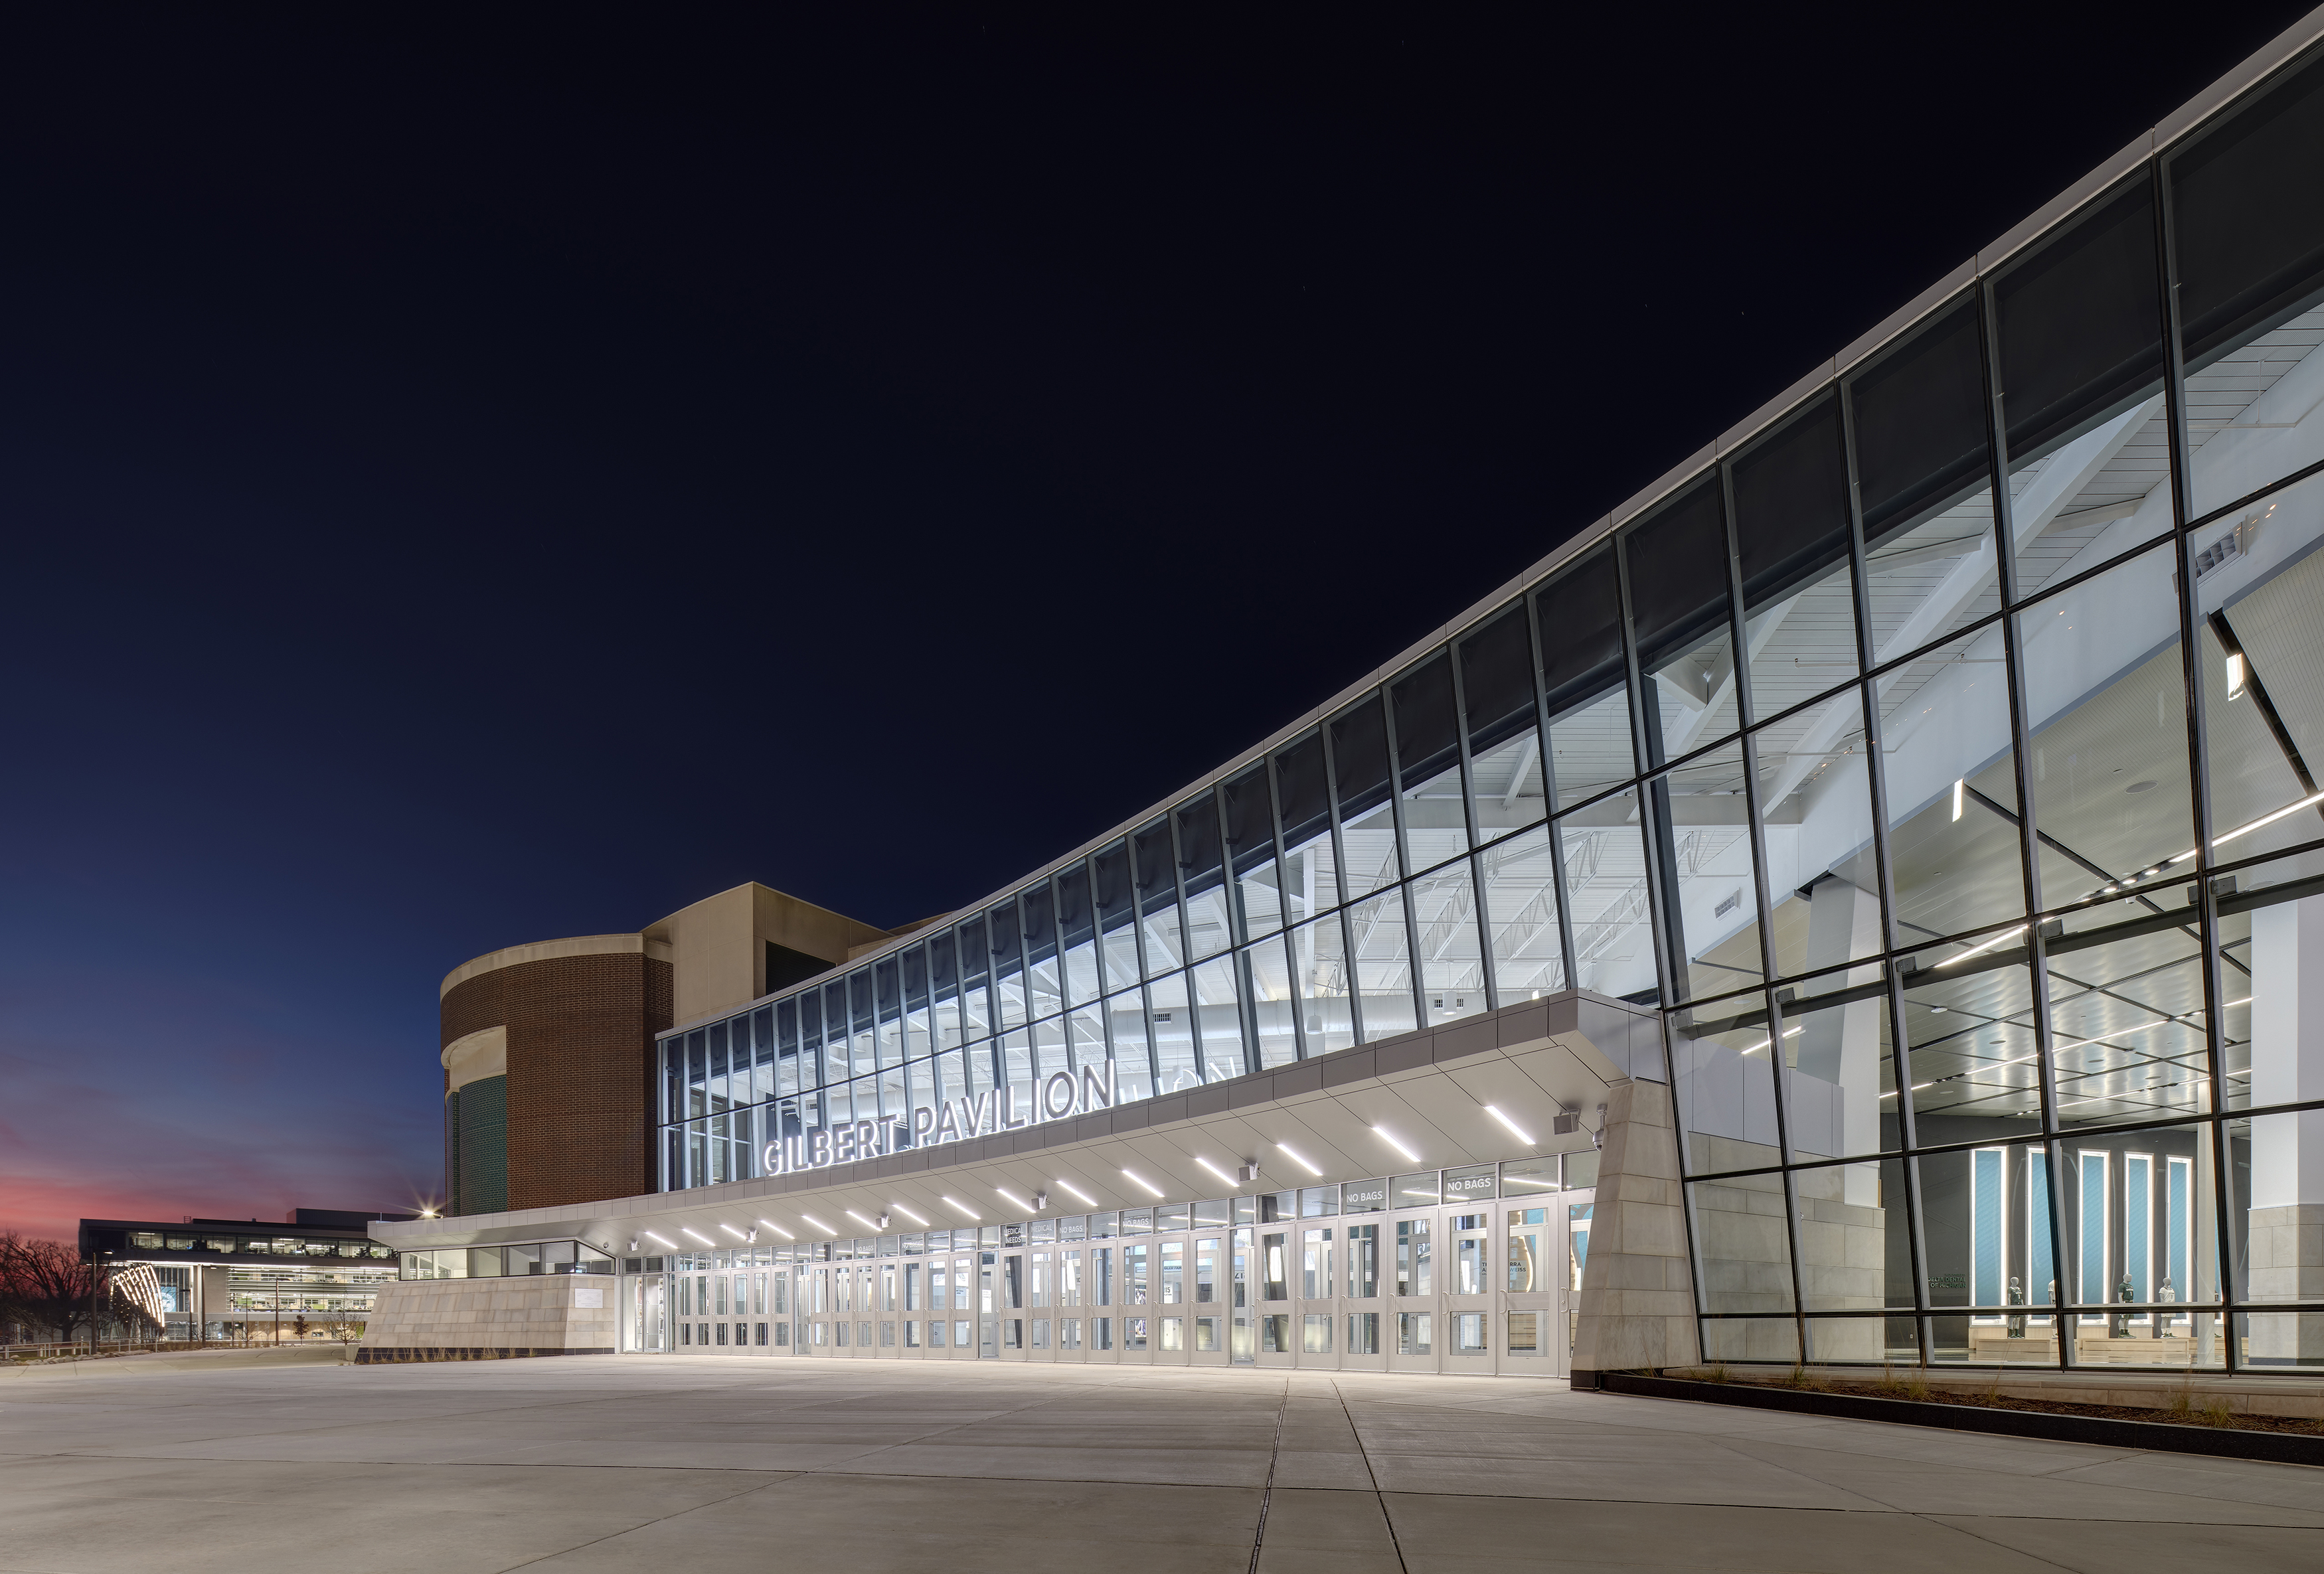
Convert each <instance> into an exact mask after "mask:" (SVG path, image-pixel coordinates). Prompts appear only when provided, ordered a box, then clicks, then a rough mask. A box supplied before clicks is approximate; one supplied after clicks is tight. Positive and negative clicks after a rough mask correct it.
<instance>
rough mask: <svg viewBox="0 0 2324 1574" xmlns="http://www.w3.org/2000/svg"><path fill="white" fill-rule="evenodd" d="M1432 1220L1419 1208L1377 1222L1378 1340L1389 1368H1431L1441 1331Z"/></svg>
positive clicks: (1434, 1220)
mask: <svg viewBox="0 0 2324 1574" xmlns="http://www.w3.org/2000/svg"><path fill="white" fill-rule="evenodd" d="M1437 1225H1438V1220H1437V1217H1436V1215H1435V1214H1434V1212H1425V1213H1407V1214H1400V1215H1398V1216H1397V1217H1395V1218H1392V1219H1390V1220H1388V1221H1387V1222H1386V1223H1385V1224H1383V1225H1382V1226H1381V1230H1380V1244H1381V1248H1382V1250H1383V1252H1384V1253H1385V1254H1386V1261H1385V1263H1384V1267H1385V1269H1386V1274H1387V1278H1388V1285H1387V1288H1388V1316H1387V1318H1386V1320H1385V1322H1386V1326H1383V1327H1382V1328H1381V1330H1380V1342H1381V1344H1382V1345H1383V1346H1385V1347H1386V1348H1387V1351H1388V1370H1389V1371H1391V1372H1434V1371H1435V1370H1436V1369H1437V1364H1438V1358H1439V1351H1440V1349H1441V1348H1442V1346H1443V1339H1444V1332H1445V1330H1444V1328H1443V1321H1444V1309H1443V1303H1442V1301H1441V1297H1440V1295H1439V1293H1438V1290H1437V1277H1438V1274H1437V1268H1438V1264H1437V1257H1436V1243H1437V1239H1438V1229H1437Z"/></svg>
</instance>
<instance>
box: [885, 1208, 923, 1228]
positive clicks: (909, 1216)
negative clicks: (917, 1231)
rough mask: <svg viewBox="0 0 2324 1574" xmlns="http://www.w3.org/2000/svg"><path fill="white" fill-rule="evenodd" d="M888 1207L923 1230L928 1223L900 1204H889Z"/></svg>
mask: <svg viewBox="0 0 2324 1574" xmlns="http://www.w3.org/2000/svg"><path fill="white" fill-rule="evenodd" d="M888 1206H889V1207H890V1208H893V1209H894V1210H896V1211H897V1212H899V1213H900V1214H902V1215H903V1216H904V1217H905V1218H907V1219H908V1220H911V1221H912V1222H913V1223H914V1224H917V1225H920V1226H922V1227H923V1228H925V1227H926V1226H927V1222H928V1221H927V1220H925V1219H923V1218H921V1217H920V1216H919V1215H918V1214H917V1213H915V1212H913V1211H912V1210H910V1209H908V1208H907V1207H905V1206H904V1205H903V1204H902V1203H901V1202H890V1203H889V1204H888Z"/></svg>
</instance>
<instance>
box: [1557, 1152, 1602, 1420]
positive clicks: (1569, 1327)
mask: <svg viewBox="0 0 2324 1574" xmlns="http://www.w3.org/2000/svg"><path fill="white" fill-rule="evenodd" d="M1596 1197H1597V1193H1596V1192H1566V1193H1565V1194H1564V1195H1563V1196H1562V1197H1560V1198H1559V1199H1558V1201H1560V1202H1562V1203H1563V1204H1564V1207H1563V1213H1564V1215H1565V1251H1564V1258H1565V1268H1564V1273H1563V1276H1562V1282H1563V1286H1564V1292H1565V1293H1564V1296H1563V1301H1564V1306H1565V1328H1564V1330H1563V1334H1564V1337H1563V1342H1562V1343H1561V1345H1560V1347H1559V1351H1558V1359H1557V1369H1558V1371H1559V1372H1560V1373H1561V1374H1566V1375H1571V1373H1572V1370H1573V1341H1574V1339H1575V1338H1576V1337H1577V1336H1578V1335H1579V1334H1580V1333H1581V1331H1582V1268H1583V1267H1584V1266H1587V1265H1588V1264H1589V1261H1590V1214H1591V1208H1592V1206H1593V1205H1594V1202H1595V1199H1596Z"/></svg>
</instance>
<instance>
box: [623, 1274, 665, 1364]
mask: <svg viewBox="0 0 2324 1574" xmlns="http://www.w3.org/2000/svg"><path fill="white" fill-rule="evenodd" d="M630 1297H631V1301H630V1310H631V1316H630V1326H629V1328H628V1329H627V1330H624V1331H625V1332H626V1333H627V1335H628V1336H629V1337H628V1342H629V1348H632V1349H633V1350H666V1349H668V1348H669V1333H668V1330H669V1317H668V1315H667V1306H668V1302H669V1281H668V1280H667V1279H665V1278H664V1277H663V1276H662V1275H659V1274H643V1275H636V1276H634V1277H632V1279H631V1280H630Z"/></svg>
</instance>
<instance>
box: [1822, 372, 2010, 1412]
mask: <svg viewBox="0 0 2324 1574" xmlns="http://www.w3.org/2000/svg"><path fill="white" fill-rule="evenodd" d="M1840 462H1841V464H1842V465H1843V467H1844V474H1846V475H1847V477H1848V555H1849V583H1850V586H1851V589H1852V594H1851V595H1850V597H1849V602H1850V604H1851V606H1852V607H1853V609H1854V612H1855V614H1856V651H1857V667H1858V669H1859V670H1860V671H1863V672H1866V673H1869V672H1870V671H1871V670H1872V665H1873V663H1872V584H1871V575H1870V574H1869V572H1868V571H1867V568H1866V566H1865V557H1866V555H1867V548H1866V546H1865V541H1864V493H1863V488H1862V486H1861V484H1860V483H1859V482H1858V475H1857V468H1856V415H1855V403H1854V401H1853V400H1852V399H1850V397H1849V389H1848V388H1847V387H1846V386H1845V385H1843V386H1842V387H1841V389H1840ZM1857 693H1858V703H1859V704H1862V705H1863V707H1864V741H1865V761H1864V763H1865V778H1866V780H1867V783H1868V784H1869V786H1870V791H1871V811H1872V866H1873V874H1874V878H1875V879H1876V880H1877V883H1878V886H1879V890H1878V893H1877V894H1878V897H1879V901H1880V948H1881V952H1882V953H1883V958H1884V960H1883V961H1882V963H1881V968H1880V971H1881V977H1882V979H1883V980H1885V981H1886V985H1887V990H1886V1002H1885V1003H1886V1009H1887V1012H1888V1056H1889V1073H1888V1074H1889V1078H1890V1080H1891V1081H1892V1082H1894V1083H1895V1088H1896V1152H1897V1155H1898V1156H1897V1160H1896V1163H1897V1168H1898V1170H1899V1172H1900V1173H1901V1174H1902V1176H1903V1178H1904V1198H1903V1206H1904V1233H1905V1260H1906V1261H1907V1263H1909V1264H1910V1266H1911V1270H1912V1275H1913V1328H1914V1343H1915V1344H1916V1345H1917V1346H1918V1347H1919V1348H1920V1352H1921V1365H1923V1367H1926V1366H1930V1365H1932V1364H1933V1362H1934V1361H1935V1358H1936V1348H1935V1332H1934V1325H1933V1323H1932V1321H1931V1318H1930V1309H1929V1303H1928V1301H1929V1256H1928V1233H1927V1231H1926V1229H1924V1228H1923V1219H1922V1214H1921V1174H1920V1168H1919V1165H1918V1164H1915V1163H1914V1159H1913V1158H1912V1157H1911V1155H1912V1153H1913V1151H1914V1148H1916V1147H1917V1146H1920V1145H1919V1141H1918V1137H1917V1134H1916V1131H1915V1126H1914V1113H1913V1050H1912V1045H1911V1043H1910V1042H1909V1039H1910V1035H1909V1034H1908V1033H1907V1032H1906V1030H1905V1023H1906V1017H1905V1014H1904V980H1903V979H1902V978H1901V977H1900V976H1899V975H1898V972H1897V970H1896V968H1895V964H1894V963H1893V962H1889V961H1887V960H1886V954H1887V953H1889V952H1891V951H1893V950H1894V949H1895V946H1896V943H1897V942H1898V940H1899V938H1900V937H1899V935H1898V934H1897V933H1896V930H1895V917H1894V915H1895V911H1896V879H1895V866H1894V865H1893V864H1892V863H1891V861H1890V857H1889V847H1888V778H1887V756H1886V754H1885V753H1884V752H1883V751H1882V746H1881V729H1880V686H1879V684H1878V682H1877V680H1876V679H1873V678H1871V677H1864V678H1859V679H1858V688H1857ZM2003 1206H2004V1207H2005V1208H2006V1206H2007V1202H2006V1200H2005V1201H2004V1203H2003ZM1884 1343H1885V1336H1884Z"/></svg>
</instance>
